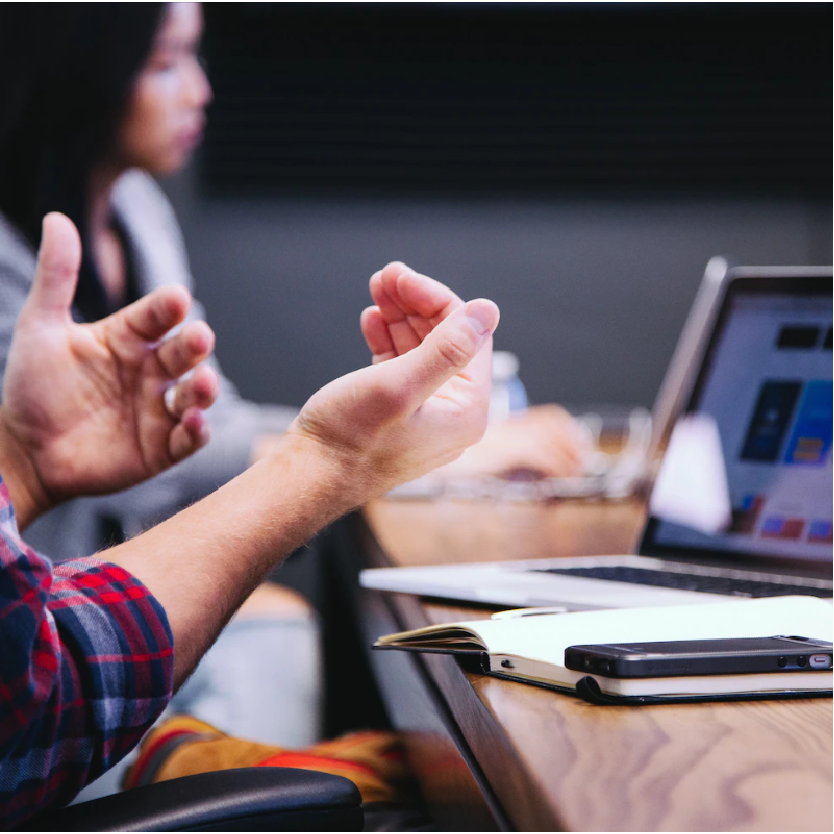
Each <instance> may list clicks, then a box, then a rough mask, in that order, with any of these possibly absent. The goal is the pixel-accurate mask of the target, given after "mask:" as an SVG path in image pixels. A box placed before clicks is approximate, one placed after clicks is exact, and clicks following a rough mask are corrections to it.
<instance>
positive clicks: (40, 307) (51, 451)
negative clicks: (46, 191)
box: [0, 214, 219, 527]
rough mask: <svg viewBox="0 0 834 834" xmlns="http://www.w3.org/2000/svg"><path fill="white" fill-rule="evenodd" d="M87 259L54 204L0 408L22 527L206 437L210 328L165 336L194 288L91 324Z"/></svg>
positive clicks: (157, 465) (144, 472)
mask: <svg viewBox="0 0 834 834" xmlns="http://www.w3.org/2000/svg"><path fill="white" fill-rule="evenodd" d="M80 262H81V245H80V241H79V238H78V233H77V232H76V230H75V227H74V226H73V224H72V222H71V221H70V220H69V219H68V218H67V217H65V216H64V215H61V214H49V215H47V217H46V218H45V219H44V224H43V242H42V245H41V250H40V254H39V259H38V267H37V272H36V274H35V280H34V283H33V285H32V290H31V292H30V293H29V298H28V299H27V301H26V304H25V306H24V308H23V310H22V311H21V314H20V318H19V319H18V322H17V326H16V329H15V334H14V338H13V340H12V345H11V349H10V352H9V359H8V364H7V368H6V377H5V382H4V388H3V402H2V408H0V441H2V443H0V457H2V459H0V464H3V469H2V470H0V471H2V474H3V476H4V478H5V479H6V481H7V484H8V485H9V489H10V492H12V499H13V502H14V503H15V507H16V509H17V512H18V516H19V520H20V523H21V526H22V527H23V526H25V525H26V524H27V523H28V522H29V521H31V520H33V519H34V517H36V516H37V515H38V514H39V513H40V512H43V511H44V510H45V509H48V508H49V506H51V505H52V504H54V503H57V502H59V501H61V500H64V499H66V498H69V497H72V496H75V495H80V494H100V493H105V492H113V491H116V490H120V489H124V488H125V487H128V486H131V485H133V484H135V483H138V482H139V481H142V480H144V479H146V478H149V477H151V476H152V475H155V474H156V473H158V472H160V471H162V470H163V469H166V468H168V467H169V466H171V465H172V464H174V463H176V462H177V461H179V460H181V459H182V458H185V457H187V456H188V455H190V454H192V453H193V452H195V451H196V450H197V449H199V448H200V447H201V446H203V445H204V444H205V443H206V442H207V441H208V426H207V423H206V418H205V415H204V414H203V409H205V408H208V407H209V406H210V405H211V404H212V403H213V402H214V400H215V398H216V396H217V393H218V390H219V384H218V380H217V375H216V374H215V372H214V371H213V370H211V369H209V368H207V367H200V368H197V366H198V365H199V363H200V362H202V360H204V359H205V358H206V357H207V356H209V354H210V353H211V351H212V349H213V346H214V334H213V333H212V331H211V329H210V328H209V327H208V325H207V324H205V323H204V322H194V323H192V324H189V325H187V326H186V327H184V328H182V330H180V331H179V332H178V333H177V334H176V335H174V336H172V337H171V338H169V339H167V340H165V341H160V340H162V338H163V337H164V336H165V335H166V334H167V333H168V332H169V331H170V330H171V329H172V328H173V327H175V326H176V325H178V324H180V323H181V322H182V321H183V319H184V318H185V315H186V313H187V312H188V309H189V306H190V303H191V299H190V296H189V295H188V292H187V291H186V290H184V289H182V288H180V287H163V288H160V289H158V290H156V291H155V292H153V293H151V294H150V295H148V296H146V297H145V298H143V299H141V300H140V301H137V302H136V303H134V304H131V305H130V306H128V307H125V308H124V309H123V310H120V311H119V312H118V313H115V314H113V315H112V316H109V317H108V318H106V319H103V320H102V321H99V322H96V323H95V324H83V325H81V324H76V323H74V322H73V321H72V316H71V312H70V310H71V306H72V300H73V297H74V295H75V287H76V284H77V280H78V269H79V265H80ZM195 368H196V370H195ZM190 371H194V373H193V374H192V375H191V376H190V377H189V378H188V379H187V380H183V381H180V382H177V380H178V379H179V378H180V377H181V376H183V374H186V373H188V372H190ZM172 386H174V389H175V390H174V394H173V396H172V395H170V394H169V403H168V404H169V407H166V404H165V401H164V400H165V393H166V390H167V389H168V388H171V387H172Z"/></svg>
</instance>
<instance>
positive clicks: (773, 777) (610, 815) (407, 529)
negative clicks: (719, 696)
mask: <svg viewBox="0 0 834 834" xmlns="http://www.w3.org/2000/svg"><path fill="white" fill-rule="evenodd" d="M365 518H366V520H367V521H368V523H369V528H370V530H369V533H370V534H371V535H370V536H368V537H367V539H368V540H367V541H366V542H365V552H366V554H367V556H368V562H369V564H377V565H379V564H386V563H387V564H389V565H390V564H399V565H406V564H408V565H415V564H430V563H438V562H443V561H473V560H475V559H480V560H496V559H512V558H535V557H553V556H560V555H564V556H567V555H586V554H595V553H616V552H625V551H627V550H628V549H629V545H630V544H631V543H632V542H633V541H634V538H635V536H636V535H637V533H638V532H639V529H640V527H641V526H642V520H643V510H642V507H641V505H640V503H639V502H636V501H633V502H622V503H608V504H606V503H602V502H600V503H579V502H561V503H558V504H552V505H521V504H518V505H505V506H498V505H497V502H493V503H492V504H488V503H487V502H484V503H481V504H478V503H476V502H471V503H466V502H451V501H450V502H435V503H430V502H413V503H408V502H393V501H389V502H383V501H380V502H376V503H375V504H373V505H371V506H369V507H368V508H367V509H366V511H365ZM476 554H477V555H476ZM388 599H389V602H390V604H391V605H392V606H393V608H394V610H395V611H396V613H397V617H398V620H399V621H400V623H401V624H402V625H403V627H405V628H416V627H419V626H421V625H426V624H429V623H442V622H452V621H456V620H466V619H477V618H479V617H486V616H489V611H486V610H484V609H475V608H473V609H461V608H459V607H453V606H451V605H444V604H439V603H437V602H436V601H432V602H428V601H425V600H418V599H417V598H415V597H410V596H407V595H388ZM425 668H426V670H427V672H428V674H429V675H430V676H431V678H432V683H433V684H434V685H435V686H436V687H437V688H438V690H439V691H440V692H441V693H442V695H443V697H444V699H445V701H446V704H447V705H448V708H449V711H450V713H451V714H452V716H453V717H454V719H455V721H456V722H457V724H458V726H459V728H460V731H461V733H462V735H463V737H464V739H465V742H466V744H467V745H468V747H469V749H470V751H471V755H473V756H474V757H475V759H476V760H477V763H478V765H479V767H480V768H481V770H482V773H483V777H484V778H485V780H486V781H487V782H488V784H489V787H490V788H491V790H492V791H493V792H494V794H495V798H496V800H497V802H498V803H499V804H500V806H501V808H502V809H503V812H504V814H505V815H506V817H507V819H509V820H510V822H511V825H512V827H513V828H516V829H518V830H530V831H532V830H559V829H562V830H582V831H831V830H832V704H831V701H830V700H829V699H813V700H799V699H797V700H791V701H748V702H733V703H730V702H727V703H714V704H680V705H662V706H644V707H599V706H593V705H590V704H587V703H585V702H583V701H581V700H579V699H577V698H574V697H571V696H568V695H563V694H559V693H555V692H551V691H549V690H546V689H541V688H537V687H534V686H527V685H524V684H520V683H515V682H510V681H502V680H499V679H496V678H491V677H489V676H485V675H479V674H475V673H473V672H467V671H465V670H464V669H463V668H462V667H461V666H460V664H459V663H458V662H457V660H455V659H454V658H451V657H449V656H443V655H426V656H425Z"/></svg>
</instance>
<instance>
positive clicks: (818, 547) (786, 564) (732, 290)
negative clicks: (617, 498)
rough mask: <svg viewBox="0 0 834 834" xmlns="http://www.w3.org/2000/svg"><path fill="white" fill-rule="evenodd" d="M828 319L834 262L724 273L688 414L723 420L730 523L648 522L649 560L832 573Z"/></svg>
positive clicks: (645, 549)
mask: <svg viewBox="0 0 834 834" xmlns="http://www.w3.org/2000/svg"><path fill="white" fill-rule="evenodd" d="M831 325H832V271H831V269H830V268H781V269H777V268H752V267H737V268H734V269H731V270H730V271H729V272H728V274H727V276H726V279H725V281H724V286H723V297H722V300H721V304H720V310H719V313H718V316H717V318H716V321H715V326H714V329H713V332H712V335H711V337H710V340H709V343H708V346H707V349H706V351H705V353H704V358H703V361H702V363H701V367H700V369H699V372H698V374H697V378H696V380H695V384H694V386H693V389H692V393H691V396H690V398H689V402H688V403H687V405H686V409H685V413H686V414H696V415H706V416H708V417H709V418H711V419H712V420H714V422H715V425H716V426H717V429H718V433H719V436H720V440H721V450H722V453H723V458H724V467H725V471H726V476H727V485H728V487H729V493H730V501H731V506H732V522H731V524H730V525H729V528H728V529H726V530H724V531H722V532H720V533H717V534H714V535H711V534H706V533H703V532H699V531H696V530H694V529H691V528H689V527H685V526H683V525H680V524H675V523H673V522H670V521H668V520H664V519H660V518H656V517H651V518H650V519H649V521H648V523H647V524H646V527H645V530H644V535H643V540H642V542H641V545H640V551H639V552H640V553H641V554H642V555H647V556H662V557H663V558H679V559H685V560H686V561H692V562H700V563H713V562H721V563H722V564H728V563H729V564H733V565H738V566H743V567H747V568H750V569H756V570H765V571H766V570H767V569H768V568H772V569H773V570H778V571H780V572H784V571H786V570H790V571H791V572H796V573H801V574H805V575H808V576H830V575H831V568H832V465H831V440H832V351H831Z"/></svg>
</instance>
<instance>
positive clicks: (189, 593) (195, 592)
mask: <svg viewBox="0 0 834 834" xmlns="http://www.w3.org/2000/svg"><path fill="white" fill-rule="evenodd" d="M310 444H311V442H310V441H308V440H305V439H303V438H297V437H296V436H294V435H288V436H287V438H286V439H285V442H284V444H283V445H282V446H281V447H280V449H279V450H278V451H277V452H276V453H275V454H273V455H271V456H270V457H268V458H266V459H265V460H263V461H261V462H259V463H257V464H255V465H254V466H252V467H251V468H250V469H248V470H247V471H246V472H244V473H243V474H242V475H240V476H238V477H237V478H235V479H234V480H232V481H230V482H229V483H228V484H226V485H224V486H222V487H221V488H220V489H218V490H217V491H216V492H215V493H213V494H212V495H209V496H208V497H206V498H204V499H203V500H202V501H199V502H198V503H196V504H194V505H193V506H191V507H188V508H187V509H185V510H183V511H182V512H180V513H178V514H177V515H176V516H174V517H173V518H172V519H170V520H168V521H166V522H164V523H162V524H160V525H158V526H157V527H155V528H153V529H152V530H149V531H148V532H146V533H143V534H142V535H140V536H137V537H136V538H135V539H132V540H131V541H129V542H127V543H125V544H123V545H120V546H118V547H115V548H113V549H111V550H108V551H107V554H106V558H107V560H108V561H111V562H115V563H117V564H120V565H122V566H124V567H125V568H126V569H127V570H129V571H130V572H131V573H132V574H133V575H135V576H136V577H137V578H138V579H140V580H141V581H142V582H144V583H145V584H146V585H147V586H148V588H150V590H151V592H152V593H153V594H154V596H155V597H156V599H157V600H159V602H160V603H161V604H162V606H163V607H164V608H165V610H166V612H167V614H168V620H169V623H170V625H171V630H172V631H173V634H174V660H175V662H174V685H175V687H176V686H179V685H180V684H181V683H182V682H183V681H184V680H185V678H186V677H187V676H188V675H189V674H190V673H191V671H192V669H193V668H194V666H195V665H196V663H197V662H198V661H199V659H200V657H202V655H203V653H204V652H205V651H206V650H207V649H208V648H209V647H210V646H211V644H212V643H213V641H214V640H215V638H216V637H217V634H218V633H219V631H220V629H221V628H222V627H223V626H224V625H225V623H226V622H227V621H228V619H229V618H230V617H231V615H232V614H233V613H234V612H235V610H236V609H237V608H238V606H239V605H240V604H241V603H242V602H243V600H244V599H246V597H247V596H248V595H249V594H250V593H251V592H252V590H253V589H254V588H255V587H256V586H257V584H258V583H259V582H260V581H261V580H262V579H263V577H264V576H265V575H266V573H267V572H268V571H269V570H270V569H271V568H272V567H273V566H274V565H275V564H276V563H278V562H280V561H281V560H282V559H283V558H285V557H286V556H288V555H289V554H290V553H292V551H293V550H295V549H296V548H297V547H299V546H300V545H301V544H303V543H304V542H305V541H307V540H308V539H309V538H310V537H311V536H312V535H314V534H315V533H316V531H318V530H319V529H320V528H321V527H323V526H325V525H326V524H328V523H329V522H330V521H333V520H334V519H336V518H338V517H339V516H340V515H342V514H343V513H344V512H346V511H347V510H349V509H350V508H351V507H352V506H354V505H355V503H357V502H358V501H359V500H361V495H362V490H361V489H358V488H357V487H359V486H360V485H357V484H355V483H350V481H349V478H348V477H347V473H346V471H345V467H344V465H343V464H342V463H340V462H339V461H337V460H335V459H332V458H328V457H325V456H323V455H321V454H320V453H318V452H317V451H314V447H313V446H311V445H310Z"/></svg>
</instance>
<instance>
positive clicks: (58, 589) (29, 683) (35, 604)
mask: <svg viewBox="0 0 834 834" xmlns="http://www.w3.org/2000/svg"><path fill="white" fill-rule="evenodd" d="M172 682H173V637H172V635H171V629H170V627H169V625H168V620H167V618H166V616H165V611H164V610H163V608H162V606H161V605H160V604H159V603H158V602H157V601H156V600H155V599H154V597H153V596H152V595H151V593H150V591H149V590H148V589H147V588H146V587H145V586H144V585H143V584H142V583H141V582H139V581H138V580H137V579H135V578H134V577H133V576H131V575H130V574H129V573H128V572H127V571H125V570H123V569H122V568H120V567H118V566H116V565H113V564H110V563H108V562H103V561H100V560H98V559H76V560H73V561H70V562H64V563H62V564H61V565H59V566H57V567H55V568H53V566H52V563H51V562H50V561H49V560H48V559H46V558H45V557H43V556H40V555H39V554H37V553H35V552H34V551H33V550H32V549H31V548H30V547H28V546H27V545H26V544H25V543H24V542H23V541H22V540H21V538H20V534H19V532H18V528H17V522H16V520H15V515H14V509H13V507H12V505H11V502H10V500H9V493H8V490H7V488H6V486H5V484H4V483H3V482H2V478H0V827H7V828H12V827H15V826H16V825H19V824H21V823H22V822H24V821H25V820H26V819H28V818H29V817H31V816H33V815H34V814H36V813H38V812H39V811H41V810H44V809H45V808H47V807H48V806H52V805H61V804H66V803H67V802H69V801H70V800H72V799H73V797H74V796H75V795H76V794H77V793H78V791H80V790H81V788H83V787H84V786H85V785H86V784H88V783H89V782H91V781H92V780H93V779H95V778H96V777H97V776H99V775H100V774H101V773H102V772H104V771H105V770H107V769H109V768H110V767H112V765H114V764H115V763H116V762H117V761H119V759H121V758H122V757H123V756H124V755H125V754H126V753H128V752H129V751H130V750H131V749H132V748H133V747H134V746H136V744H138V742H139V740H140V739H141V738H142V736H143V735H144V733H145V732H146V731H147V729H148V728H149V727H150V726H151V724H152V723H153V722H154V721H155V720H156V718H157V717H158V716H159V714H160V713H161V712H162V710H163V709H164V708H165V706H166V705H167V703H168V701H169V700H170V697H171V689H172Z"/></svg>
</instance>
